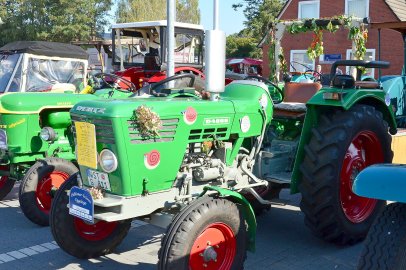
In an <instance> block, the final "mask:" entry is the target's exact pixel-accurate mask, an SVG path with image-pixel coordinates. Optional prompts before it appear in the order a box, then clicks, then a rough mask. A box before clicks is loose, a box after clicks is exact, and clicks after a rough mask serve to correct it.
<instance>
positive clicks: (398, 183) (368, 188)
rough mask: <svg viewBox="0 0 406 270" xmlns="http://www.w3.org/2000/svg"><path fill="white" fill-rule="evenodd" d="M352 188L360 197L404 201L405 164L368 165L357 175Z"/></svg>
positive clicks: (405, 199) (405, 190)
mask: <svg viewBox="0 0 406 270" xmlns="http://www.w3.org/2000/svg"><path fill="white" fill-rule="evenodd" d="M352 189H353V191H354V193H355V194H357V195H359V196H362V197H367V198H374V199H379V200H388V201H396V202H402V203H406V165H401V164H379V165H372V166H369V167H367V168H365V169H364V170H362V171H361V172H360V173H359V174H358V175H357V177H356V178H355V181H354V185H353V187H352Z"/></svg>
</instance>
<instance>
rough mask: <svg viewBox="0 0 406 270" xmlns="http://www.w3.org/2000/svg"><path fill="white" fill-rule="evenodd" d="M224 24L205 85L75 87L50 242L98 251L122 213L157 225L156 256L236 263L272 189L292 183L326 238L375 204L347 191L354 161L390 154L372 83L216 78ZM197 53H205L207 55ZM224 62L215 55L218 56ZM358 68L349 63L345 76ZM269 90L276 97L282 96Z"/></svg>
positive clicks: (115, 233) (391, 123)
mask: <svg viewBox="0 0 406 270" xmlns="http://www.w3.org/2000/svg"><path fill="white" fill-rule="evenodd" d="M223 39H224V37H223V36H222V35H220V34H219V32H218V31H216V30H214V31H213V32H209V33H208V34H207V38H206V42H207V43H208V45H206V53H207V55H206V59H207V64H208V67H207V69H206V72H207V75H206V78H207V80H206V90H207V91H208V92H210V100H207V99H203V98H202V97H200V96H197V95H195V94H194V93H195V90H194V89H193V88H168V87H163V88H161V89H159V87H161V86H163V85H164V84H165V83H167V82H169V81H171V80H177V79H179V77H178V76H174V77H171V78H168V79H166V80H164V81H161V82H160V83H157V84H156V85H154V86H152V87H151V88H150V93H151V94H152V97H149V98H148V99H145V98H137V99H131V98H129V99H116V100H88V101H83V102H80V103H78V104H76V105H75V106H74V107H73V108H72V109H71V119H72V126H73V127H74V129H75V138H76V147H77V152H76V153H77V157H78V164H79V172H78V173H76V174H74V175H72V176H71V177H69V178H68V179H67V181H66V182H65V183H64V184H63V185H62V186H61V188H60V191H59V192H58V193H57V194H56V196H55V198H54V201H53V204H52V210H51V214H50V225H51V231H52V234H53V236H54V238H55V241H56V242H57V243H58V245H59V246H60V247H61V248H62V249H63V250H65V251H66V252H67V253H69V254H71V255H73V256H75V257H78V258H91V257H96V256H101V255H104V254H107V253H109V252H111V251H112V250H114V248H115V247H116V246H118V245H119V244H120V243H121V241H122V240H123V239H124V237H125V236H126V235H127V233H128V230H129V228H130V223H131V220H132V219H133V218H143V219H145V220H148V221H149V222H151V223H152V224H156V225H160V226H163V227H165V226H166V225H168V224H169V226H168V228H167V232H166V234H165V236H164V237H163V239H162V246H161V249H160V251H159V262H158V269H204V268H210V269H240V268H242V265H243V262H244V260H245V258H246V250H250V251H254V250H255V233H256V226H257V225H256V219H255V214H254V210H253V206H254V207H255V208H257V207H259V206H265V207H267V206H269V205H271V204H272V201H271V200H272V199H275V198H278V196H279V192H280V190H281V189H282V188H290V190H291V192H292V193H297V192H301V194H302V202H301V208H302V210H303V211H304V213H305V223H306V225H307V226H309V227H310V229H311V230H312V231H313V232H314V233H315V234H317V235H318V236H319V237H321V238H322V239H324V240H326V241H330V242H334V243H338V244H352V243H355V242H358V241H359V240H361V239H363V238H364V237H365V235H366V234H367V232H368V229H369V227H370V225H371V223H372V222H373V220H374V219H375V217H376V216H377V215H378V214H379V213H380V212H381V210H382V209H383V207H384V206H385V202H384V201H380V200H374V199H366V198H361V197H358V196H356V195H355V194H354V193H353V192H352V189H351V187H352V181H353V180H354V178H355V176H356V175H357V174H358V172H359V171H361V170H362V169H364V168H365V167H367V166H369V165H372V164H375V163H382V162H391V160H392V156H393V152H392V150H391V136H390V135H389V133H388V131H389V132H391V133H392V134H394V133H395V132H396V122H395V118H394V115H393V111H392V110H391V109H390V107H389V106H390V103H389V102H388V100H387V95H386V93H385V92H384V91H383V90H382V89H381V88H380V87H379V85H378V84H377V83H376V82H373V83H370V82H368V83H364V82H358V81H356V80H355V79H354V77H352V76H349V75H336V69H337V67H338V66H353V67H362V68H386V67H388V66H389V63H387V62H382V61H374V62H366V61H359V60H346V61H340V62H336V63H335V64H334V65H332V69H331V85H328V86H322V85H321V84H319V83H287V84H285V86H284V91H282V90H281V89H280V88H279V87H278V86H277V85H275V84H273V83H272V82H270V81H268V80H267V79H264V78H262V79H259V78H258V79H259V80H262V81H264V82H265V83H266V84H265V83H263V82H259V81H252V80H244V81H234V82H232V83H231V84H229V85H227V86H226V87H225V88H224V70H221V68H219V67H224V63H220V62H216V61H219V60H220V59H224V47H223V48H220V49H218V48H217V49H216V48H214V47H212V46H211V45H212V43H211V42H214V40H215V41H216V42H217V43H220V44H221V43H222V41H224V40H223ZM208 52H210V54H208ZM223 61H224V60H223ZM357 78H360V76H357ZM282 101H283V102H282Z"/></svg>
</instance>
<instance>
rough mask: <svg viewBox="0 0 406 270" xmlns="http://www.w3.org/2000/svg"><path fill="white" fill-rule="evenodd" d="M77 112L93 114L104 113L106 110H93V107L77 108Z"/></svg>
mask: <svg viewBox="0 0 406 270" xmlns="http://www.w3.org/2000/svg"><path fill="white" fill-rule="evenodd" d="M76 110H77V111H82V112H91V113H104V111H105V110H106V108H93V107H83V106H77V107H76Z"/></svg>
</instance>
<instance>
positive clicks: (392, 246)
mask: <svg viewBox="0 0 406 270" xmlns="http://www.w3.org/2000/svg"><path fill="white" fill-rule="evenodd" d="M357 269H359V270H404V269H406V205H405V204H402V203H393V204H389V205H388V206H387V207H386V208H385V210H384V211H383V213H382V214H381V215H380V216H379V217H378V218H377V219H376V220H375V222H374V224H373V225H372V227H371V229H370V231H369V233H368V236H367V238H366V239H365V243H364V248H363V250H362V252H361V257H360V259H359V261H358V268H357Z"/></svg>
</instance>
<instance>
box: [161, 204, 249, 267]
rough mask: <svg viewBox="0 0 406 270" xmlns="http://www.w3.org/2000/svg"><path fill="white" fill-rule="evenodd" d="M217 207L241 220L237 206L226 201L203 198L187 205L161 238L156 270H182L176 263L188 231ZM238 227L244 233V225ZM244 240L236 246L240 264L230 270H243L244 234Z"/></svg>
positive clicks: (244, 254)
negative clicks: (239, 251) (240, 254)
mask: <svg viewBox="0 0 406 270" xmlns="http://www.w3.org/2000/svg"><path fill="white" fill-rule="evenodd" d="M217 207H220V209H227V210H226V211H224V213H233V214H234V215H236V216H239V217H240V220H241V218H242V215H241V211H240V210H239V209H238V206H237V205H236V204H235V203H233V202H231V201H229V200H226V199H219V198H212V197H209V196H205V197H203V198H200V199H198V200H196V201H194V202H193V203H191V204H189V205H188V206H186V207H185V208H184V209H183V210H182V211H181V212H180V213H178V215H176V216H175V218H174V220H173V221H172V223H171V224H170V225H169V226H168V228H167V231H166V233H165V234H164V236H163V237H162V242H161V248H160V249H159V252H158V258H159V261H158V270H172V269H173V270H175V269H182V268H183V266H182V265H177V264H176V263H177V262H178V261H179V258H182V257H183V256H184V254H182V249H184V248H185V246H187V245H188V242H187V240H188V236H189V232H190V229H191V228H192V227H194V226H195V225H196V224H198V223H199V221H201V220H202V218H204V215H206V214H207V213H208V212H210V211H211V210H213V209H216V208H217ZM240 225H241V228H240V231H241V230H243V231H244V232H246V225H245V223H244V222H241V224H240ZM244 238H245V239H243V241H244V244H243V246H238V248H240V249H243V254H242V256H241V261H242V262H241V263H237V265H234V267H233V268H232V270H237V269H238V270H243V269H244V265H243V262H244V261H245V259H246V257H247V252H246V248H245V244H246V237H245V233H244ZM237 253H238V251H237ZM168 265H169V267H168ZM179 267H180V268H179Z"/></svg>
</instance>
